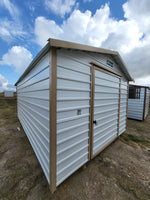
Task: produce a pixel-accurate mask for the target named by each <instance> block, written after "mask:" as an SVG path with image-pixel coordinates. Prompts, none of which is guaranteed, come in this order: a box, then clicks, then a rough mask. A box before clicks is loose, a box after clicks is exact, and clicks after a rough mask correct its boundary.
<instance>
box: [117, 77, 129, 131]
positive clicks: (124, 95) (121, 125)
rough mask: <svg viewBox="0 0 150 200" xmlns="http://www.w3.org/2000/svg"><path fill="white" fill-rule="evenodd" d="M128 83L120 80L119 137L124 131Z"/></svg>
mask: <svg viewBox="0 0 150 200" xmlns="http://www.w3.org/2000/svg"><path fill="white" fill-rule="evenodd" d="M127 99H128V83H127V82H126V81H124V80H121V95H120V119H119V135H121V134H122V133H123V132H124V131H125V130H126V118H127V112H126V109H127Z"/></svg>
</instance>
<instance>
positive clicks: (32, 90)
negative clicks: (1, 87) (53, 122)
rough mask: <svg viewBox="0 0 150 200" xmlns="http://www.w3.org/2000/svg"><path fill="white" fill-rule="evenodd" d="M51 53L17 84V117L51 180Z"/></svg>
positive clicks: (47, 176)
mask: <svg viewBox="0 0 150 200" xmlns="http://www.w3.org/2000/svg"><path fill="white" fill-rule="evenodd" d="M49 60H50V59H49V54H46V55H45V56H44V57H43V58H42V59H41V60H40V61H39V62H38V63H37V64H36V66H35V67H34V68H33V69H32V71H30V72H29V74H28V75H27V76H26V77H25V78H24V79H23V80H22V81H21V82H19V84H18V85H17V98H18V118H19V120H20V122H21V124H22V126H23V128H24V130H25V133H26V134H27V137H28V139H29V141H30V143H31V145H32V148H33V149H34V152H35V154H36V156H37V158H38V160H39V162H40V164H41V167H42V169H43V171H44V173H45V175H46V178H47V180H48V182H50V180H49V69H50V67H49Z"/></svg>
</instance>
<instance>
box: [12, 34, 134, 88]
mask: <svg viewBox="0 0 150 200" xmlns="http://www.w3.org/2000/svg"><path fill="white" fill-rule="evenodd" d="M48 41H49V42H48V43H47V44H46V45H45V46H44V47H43V49H42V50H41V51H40V52H39V53H38V54H37V56H36V57H35V58H34V59H33V60H32V62H31V63H30V65H29V66H28V68H27V69H26V70H25V72H24V73H23V74H22V76H21V77H20V78H19V80H18V81H17V82H16V83H15V86H17V84H18V83H19V82H20V81H21V80H22V79H23V78H24V77H25V76H26V75H27V74H28V73H29V72H30V71H31V70H32V69H33V68H34V66H35V65H36V64H37V63H38V61H39V60H40V59H41V58H42V57H43V56H44V55H45V54H46V53H47V52H48V51H49V50H50V48H51V47H55V48H65V49H75V50H81V51H89V52H94V53H102V54H108V55H111V56H112V57H113V58H114V59H115V61H116V62H117V64H119V65H120V67H121V69H122V71H123V73H124V74H125V76H126V77H127V79H128V81H133V80H134V79H133V78H132V77H131V75H130V73H129V71H128V69H127V67H126V65H125V63H124V62H123V60H122V58H121V56H120V55H119V53H118V52H117V51H112V50H108V49H103V48H98V47H93V46H88V45H84V44H79V43H73V42H67V41H63V40H56V39H51V38H50V39H48Z"/></svg>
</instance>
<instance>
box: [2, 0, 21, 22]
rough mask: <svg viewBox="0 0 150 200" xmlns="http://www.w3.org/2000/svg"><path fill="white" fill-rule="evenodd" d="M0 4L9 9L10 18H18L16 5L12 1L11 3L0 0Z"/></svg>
mask: <svg viewBox="0 0 150 200" xmlns="http://www.w3.org/2000/svg"><path fill="white" fill-rule="evenodd" d="M0 5H1V6H4V7H5V8H6V9H7V10H8V11H9V13H10V15H11V16H12V18H14V19H16V18H18V16H19V11H18V9H17V7H16V6H15V5H14V4H13V3H11V2H10V1H9V0H1V1H0Z"/></svg>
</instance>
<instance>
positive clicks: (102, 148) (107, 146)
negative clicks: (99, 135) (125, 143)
mask: <svg viewBox="0 0 150 200" xmlns="http://www.w3.org/2000/svg"><path fill="white" fill-rule="evenodd" d="M117 138H118V137H115V138H114V139H112V140H111V141H110V142H109V143H108V144H106V145H105V146H104V147H103V148H101V149H100V150H99V151H98V152H96V153H95V154H94V155H93V157H92V159H93V158H95V157H96V156H97V155H98V154H99V153H100V152H102V151H103V150H104V149H105V148H106V147H108V146H109V145H110V144H111V143H112V142H114V141H115V140H116V139H117Z"/></svg>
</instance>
